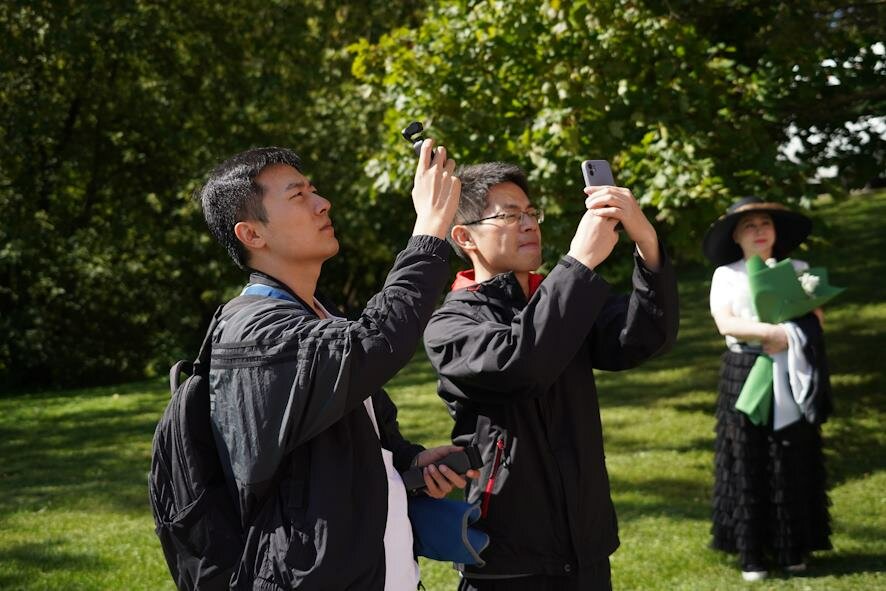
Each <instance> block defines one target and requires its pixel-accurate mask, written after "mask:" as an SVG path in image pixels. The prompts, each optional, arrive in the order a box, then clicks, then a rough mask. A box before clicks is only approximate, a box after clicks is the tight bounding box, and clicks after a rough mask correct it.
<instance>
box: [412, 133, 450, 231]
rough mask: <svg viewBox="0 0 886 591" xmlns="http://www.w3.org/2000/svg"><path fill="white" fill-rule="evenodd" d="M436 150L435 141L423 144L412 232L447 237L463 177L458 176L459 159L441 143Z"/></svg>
mask: <svg viewBox="0 0 886 591" xmlns="http://www.w3.org/2000/svg"><path fill="white" fill-rule="evenodd" d="M433 150H434V141H433V140H431V139H426V140H425V141H424V142H423V143H422V146H421V152H420V153H419V157H418V165H417V166H416V169H415V182H414V184H413V186H412V203H413V206H414V207H415V213H416V219H415V227H414V228H413V231H412V234H413V236H417V235H419V234H426V235H430V236H436V237H438V238H445V237H446V235H447V234H448V232H449V226H450V225H451V224H452V219H453V217H455V212H456V210H457V209H458V200H459V198H460V196H461V181H460V180H459V179H458V177H457V176H455V164H456V163H455V160H452V159H451V158H448V157H447V154H446V148H444V147H443V146H440V147H438V148H437V150H436V153H435V154H433V156H432V151H433Z"/></svg>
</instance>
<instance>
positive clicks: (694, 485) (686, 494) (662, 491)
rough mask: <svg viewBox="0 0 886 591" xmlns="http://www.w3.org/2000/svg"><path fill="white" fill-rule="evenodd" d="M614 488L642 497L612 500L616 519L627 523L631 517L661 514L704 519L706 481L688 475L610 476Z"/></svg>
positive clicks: (707, 510) (706, 513)
mask: <svg viewBox="0 0 886 591" xmlns="http://www.w3.org/2000/svg"><path fill="white" fill-rule="evenodd" d="M610 485H611V487H612V490H613V491H615V492H619V491H621V492H624V493H628V492H630V493H631V497H633V496H634V495H637V494H640V495H642V499H643V500H642V501H634V500H632V499H631V498H630V497H629V498H621V499H619V500H618V501H617V502H616V504H615V505H616V510H617V512H618V520H619V522H622V523H629V522H631V521H633V520H635V519H640V518H646V517H650V516H655V515H664V516H667V517H673V518H675V519H691V520H697V521H705V520H708V519H710V516H711V510H710V503H709V499H708V495H709V494H710V491H709V490H708V487H707V486H706V485H703V484H702V485H700V484H699V482H698V481H697V480H693V479H689V478H665V477H657V478H648V479H645V480H639V481H637V480H623V479H620V478H613V479H611V480H610Z"/></svg>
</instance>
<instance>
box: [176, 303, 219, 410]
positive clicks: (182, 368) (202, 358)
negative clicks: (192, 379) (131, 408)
mask: <svg viewBox="0 0 886 591" xmlns="http://www.w3.org/2000/svg"><path fill="white" fill-rule="evenodd" d="M223 309H224V305H221V306H219V307H218V309H217V310H216V311H215V314H213V315H212V322H210V323H209V328H208V329H207V330H206V335H205V336H204V337H203V343H202V344H201V345H200V352H199V353H197V359H196V360H195V361H193V362H191V361H185V360H182V361H179V362H177V363H176V364H175V365H173V366H172V368H171V369H170V370H169V390H170V392H171V393H172V394H175V391H176V390H178V387H179V385H181V374H182V373H185V374H186V375H189V376H192V375H194V374H196V373H197V372H198V371H201V370H203V369H204V368H208V367H209V356H210V355H211V354H212V335H213V333H214V332H215V327H216V326H218V321H219V318H221V313H222V310H223Z"/></svg>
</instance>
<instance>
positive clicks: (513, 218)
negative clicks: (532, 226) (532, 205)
mask: <svg viewBox="0 0 886 591" xmlns="http://www.w3.org/2000/svg"><path fill="white" fill-rule="evenodd" d="M523 216H526V217H527V218H532V219H533V220H535V222H536V223H537V224H540V223H542V222H543V221H545V212H544V210H541V209H530V210H529V211H521V212H520V213H506V212H501V213H497V214H495V215H491V216H489V217H485V218H480V219H479V220H474V221H472V222H465V223H463V224H461V225H462V226H472V225H474V224H479V223H480V222H486V221H489V220H502V221H503V222H504V223H505V225H506V226H510V225H512V224H514V222H517V221H519V222H520V224H521V225H522V224H523Z"/></svg>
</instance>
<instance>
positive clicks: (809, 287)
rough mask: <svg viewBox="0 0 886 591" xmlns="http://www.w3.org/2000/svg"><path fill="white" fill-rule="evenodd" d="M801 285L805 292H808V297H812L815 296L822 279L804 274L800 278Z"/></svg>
mask: <svg viewBox="0 0 886 591" xmlns="http://www.w3.org/2000/svg"><path fill="white" fill-rule="evenodd" d="M799 280H800V285H802V286H803V291H805V292H806V295H808V296H809V297H812V296H814V295H815V288H817V287H818V282H819V281H820V277H819V276H818V275H811V274H809V273H803V274H802V275H800V277H799Z"/></svg>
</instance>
